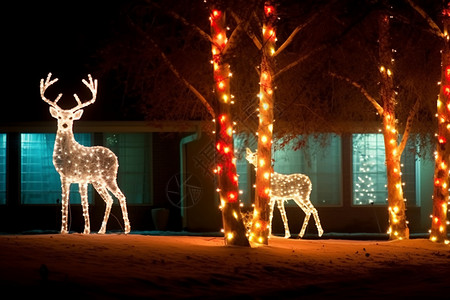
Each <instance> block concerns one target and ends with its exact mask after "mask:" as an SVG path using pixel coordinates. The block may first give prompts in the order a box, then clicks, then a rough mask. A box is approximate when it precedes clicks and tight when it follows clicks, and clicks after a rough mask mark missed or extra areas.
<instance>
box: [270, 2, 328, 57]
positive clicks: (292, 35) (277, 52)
mask: <svg viewBox="0 0 450 300" xmlns="http://www.w3.org/2000/svg"><path fill="white" fill-rule="evenodd" d="M319 13H320V11H317V12H316V13H314V14H313V15H312V16H310V17H309V18H308V20H306V22H305V23H303V24H300V25H298V26H297V27H296V28H295V29H294V30H293V31H292V32H291V34H290V35H289V37H288V38H287V39H286V40H285V41H284V43H283V44H282V45H281V46H280V47H279V48H278V49H277V51H275V53H274V54H273V56H277V55H278V54H280V53H281V52H282V51H283V50H284V49H285V48H286V47H287V46H289V44H290V43H291V42H292V41H293V39H294V37H295V36H296V35H297V33H299V32H300V30H302V29H303V28H305V27H306V26H308V25H309V24H310V23H311V22H312V21H313V20H314V19H315V18H316V17H317V16H318V15H319Z"/></svg>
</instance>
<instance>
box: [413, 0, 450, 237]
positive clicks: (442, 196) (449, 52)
mask: <svg viewBox="0 0 450 300" xmlns="http://www.w3.org/2000/svg"><path fill="white" fill-rule="evenodd" d="M407 2H408V3H409V4H410V5H411V7H412V8H413V9H414V10H416V11H417V12H418V13H419V14H420V15H421V16H422V17H423V18H424V20H425V21H426V22H427V24H428V26H429V28H430V30H431V32H432V33H434V34H435V35H436V36H437V37H438V38H440V39H442V41H443V44H444V45H443V49H442V57H441V68H442V70H441V88H440V91H439V98H438V100H437V113H436V116H437V118H438V132H437V141H436V152H435V167H434V189H433V212H432V215H431V230H430V240H431V241H433V242H440V243H442V242H444V243H446V244H448V243H450V241H449V239H448V237H447V225H448V224H449V221H448V219H447V214H448V205H449V204H450V203H449V191H448V189H449V186H450V180H449V169H448V168H449V164H450V145H449V141H450V41H449V40H450V37H449V29H450V28H449V27H450V1H445V2H444V8H443V10H442V23H443V24H442V25H443V30H441V29H440V28H439V26H438V25H437V24H436V23H435V22H434V21H433V19H431V18H430V16H429V15H428V14H427V13H426V12H425V11H424V10H423V9H422V8H420V7H419V6H417V5H416V4H415V3H414V2H413V1H412V0H407Z"/></svg>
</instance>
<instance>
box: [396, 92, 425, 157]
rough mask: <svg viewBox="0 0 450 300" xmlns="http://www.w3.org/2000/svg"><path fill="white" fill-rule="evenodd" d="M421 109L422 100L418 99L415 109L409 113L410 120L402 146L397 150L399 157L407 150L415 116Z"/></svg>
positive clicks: (407, 123) (407, 121) (404, 133)
mask: <svg viewBox="0 0 450 300" xmlns="http://www.w3.org/2000/svg"><path fill="white" fill-rule="evenodd" d="M419 107H420V100H419V99H417V100H416V103H414V106H413V108H412V109H411V111H410V112H409V115H408V119H407V120H406V126H405V131H404V132H403V136H402V140H401V142H400V145H398V148H397V151H398V153H399V155H401V154H402V153H403V150H405V146H406V142H407V141H408V137H409V132H410V131H411V127H412V123H413V121H414V117H415V115H416V114H417V112H418V111H419Z"/></svg>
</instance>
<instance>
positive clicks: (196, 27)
mask: <svg viewBox="0 0 450 300" xmlns="http://www.w3.org/2000/svg"><path fill="white" fill-rule="evenodd" d="M151 5H153V6H154V7H157V8H159V9H163V8H161V7H160V6H159V5H158V4H156V3H153V2H152V3H151ZM163 10H164V11H165V12H166V13H167V14H168V15H169V16H171V17H172V18H174V19H176V20H178V21H180V22H181V23H183V24H184V25H186V26H188V27H190V28H192V29H194V30H195V31H196V32H197V33H199V34H200V36H201V37H202V38H204V39H205V40H207V41H208V42H210V43H211V44H214V45H215V46H216V47H217V49H221V47H220V46H219V45H218V44H216V43H215V42H214V41H213V39H212V37H211V36H210V35H209V34H207V33H206V32H205V31H203V30H202V29H201V28H200V27H198V26H197V25H195V24H192V23H191V22H189V21H188V20H186V19H185V18H183V17H182V16H180V15H179V14H177V13H176V12H174V11H173V10H166V9H163Z"/></svg>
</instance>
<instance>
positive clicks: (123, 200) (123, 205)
mask: <svg viewBox="0 0 450 300" xmlns="http://www.w3.org/2000/svg"><path fill="white" fill-rule="evenodd" d="M108 188H109V190H110V191H111V193H113V195H114V196H115V197H116V198H117V199H119V203H120V208H121V209H122V217H123V223H124V225H125V234H128V233H130V229H131V227H130V220H129V219H128V211H127V201H126V198H125V195H124V194H123V193H122V191H121V190H120V188H119V187H118V186H117V183H116V182H113V183H112V184H110V185H109V186H108Z"/></svg>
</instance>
